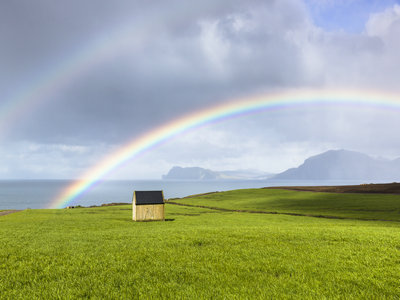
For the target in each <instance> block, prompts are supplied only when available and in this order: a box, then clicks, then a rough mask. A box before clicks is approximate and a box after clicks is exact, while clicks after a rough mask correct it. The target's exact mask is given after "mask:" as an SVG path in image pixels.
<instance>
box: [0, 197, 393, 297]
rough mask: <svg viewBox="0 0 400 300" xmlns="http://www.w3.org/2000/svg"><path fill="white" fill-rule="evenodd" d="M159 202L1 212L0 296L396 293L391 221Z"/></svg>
mask: <svg viewBox="0 0 400 300" xmlns="http://www.w3.org/2000/svg"><path fill="white" fill-rule="evenodd" d="M166 210H167V218H168V219H171V221H166V222H148V223H135V222H132V221H130V217H131V211H130V207H129V206H114V207H103V208H91V209H74V210H26V211H23V212H18V213H15V214H11V215H7V216H3V217H0V245H1V247H0V291H1V293H0V298H12V299H18V298H25V299H28V298H91V297H94V298H121V299H126V298H156V297H157V298H161V297H163V298H181V297H185V298H224V297H226V298H246V297H247V298H266V297H279V298H290V297H302V298H305V297H308V298H315V299H320V298H321V297H337V296H339V297H347V298H349V297H363V298H365V297H369V298H382V297H388V298H393V297H396V296H398V295H399V294H400V287H399V285H398V282H399V281H400V267H399V266H400V264H399V263H400V261H399V254H400V226H399V225H398V224H397V223H391V222H365V221H350V220H327V219H316V218H307V217H291V216H282V215H258V214H248V213H230V212H217V211H212V210H207V209H200V208H188V207H178V206H173V205H167V206H166ZM172 219H173V220H172Z"/></svg>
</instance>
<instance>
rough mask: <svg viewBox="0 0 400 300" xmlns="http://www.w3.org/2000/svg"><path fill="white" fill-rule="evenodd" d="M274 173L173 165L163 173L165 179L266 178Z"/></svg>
mask: <svg viewBox="0 0 400 300" xmlns="http://www.w3.org/2000/svg"><path fill="white" fill-rule="evenodd" d="M272 175H273V174H270V173H265V172H261V171H258V170H232V171H212V170H209V169H203V168H200V167H188V168H182V167H177V166H175V167H173V168H172V169H171V170H169V172H168V174H166V175H163V176H162V179H165V180H250V179H257V180H258V179H260V180H261V179H266V178H269V177H271V176H272Z"/></svg>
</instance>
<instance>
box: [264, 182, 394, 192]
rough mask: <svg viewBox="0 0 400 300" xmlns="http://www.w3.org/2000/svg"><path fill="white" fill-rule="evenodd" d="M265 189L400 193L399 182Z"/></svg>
mask: <svg viewBox="0 0 400 300" xmlns="http://www.w3.org/2000/svg"><path fill="white" fill-rule="evenodd" d="M266 189H284V190H294V191H310V192H325V193H364V194H371V193H372V194H400V183H397V182H394V183H382V184H360V185H340V186H274V187H266Z"/></svg>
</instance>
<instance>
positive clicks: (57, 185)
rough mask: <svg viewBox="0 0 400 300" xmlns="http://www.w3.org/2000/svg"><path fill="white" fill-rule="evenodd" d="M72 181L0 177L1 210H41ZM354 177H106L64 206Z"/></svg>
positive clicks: (336, 182)
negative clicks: (148, 193) (147, 193)
mask: <svg viewBox="0 0 400 300" xmlns="http://www.w3.org/2000/svg"><path fill="white" fill-rule="evenodd" d="M73 182H74V180H0V210H3V209H28V208H31V209H42V208H48V207H49V205H50V203H51V202H52V201H53V200H54V199H56V197H57V196H58V195H59V194H60V193H61V192H62V191H63V190H64V189H65V188H67V187H68V186H69V185H70V184H72V183H73ZM361 183H363V182H362V181H360V180H359V181H357V180H347V181H344V180H210V181H190V180H187V181H183V180H105V181H101V182H99V183H97V184H96V185H95V186H93V187H91V188H90V189H89V190H87V191H86V192H84V193H82V194H81V195H80V196H79V197H77V198H75V199H73V200H72V201H71V202H69V203H68V204H66V205H65V206H76V205H81V206H92V205H101V204H106V203H121V202H122V203H130V202H131V201H132V194H133V191H134V190H162V191H163V192H164V197H165V198H166V199H170V198H182V197H186V196H190V195H195V194H201V193H209V192H219V191H227V190H235V189H246V188H262V187H268V186H295V185H349V184H361Z"/></svg>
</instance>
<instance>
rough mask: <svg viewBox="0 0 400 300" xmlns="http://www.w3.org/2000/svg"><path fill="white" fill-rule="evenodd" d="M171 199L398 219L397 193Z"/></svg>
mask: <svg viewBox="0 0 400 300" xmlns="http://www.w3.org/2000/svg"><path fill="white" fill-rule="evenodd" d="M174 201H176V202H179V203H186V204H192V205H203V206H212V207H220V208H226V209H236V210H255V211H267V212H281V213H299V214H310V215H316V216H318V215H326V216H337V217H346V218H355V219H377V220H394V221H400V195H384V194H338V193H316V192H297V191H289V190H275V189H244V190H236V191H228V192H221V193H214V194H209V195H203V196H199V197H194V198H185V199H180V200H174Z"/></svg>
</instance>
